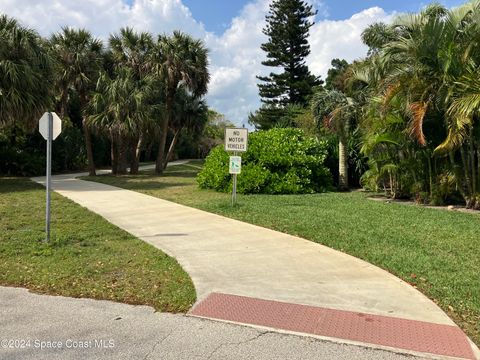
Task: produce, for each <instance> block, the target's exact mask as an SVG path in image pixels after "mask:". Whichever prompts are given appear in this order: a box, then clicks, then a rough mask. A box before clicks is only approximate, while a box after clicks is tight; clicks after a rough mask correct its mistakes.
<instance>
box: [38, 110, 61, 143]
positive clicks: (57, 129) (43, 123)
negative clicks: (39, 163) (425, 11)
mask: <svg viewBox="0 0 480 360" xmlns="http://www.w3.org/2000/svg"><path fill="white" fill-rule="evenodd" d="M51 114H52V118H53V127H52V134H53V136H52V140H55V139H56V138H57V137H58V135H60V133H61V132H62V120H60V118H59V117H58V115H57V114H55V113H54V112H52V113H51ZM38 130H39V131H40V134H42V136H43V138H44V139H45V140H48V112H46V113H45V114H43V116H42V117H41V118H40V121H39V122H38Z"/></svg>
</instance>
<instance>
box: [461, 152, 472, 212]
mask: <svg viewBox="0 0 480 360" xmlns="http://www.w3.org/2000/svg"><path fill="white" fill-rule="evenodd" d="M460 155H461V157H462V164H463V169H464V172H465V174H464V176H465V183H466V187H467V196H466V198H465V201H466V203H467V208H471V207H472V198H473V193H472V191H473V188H472V180H471V177H470V174H471V172H470V169H469V167H470V166H469V165H470V164H469V161H468V159H467V156H466V154H465V149H464V148H463V145H462V146H461V147H460Z"/></svg>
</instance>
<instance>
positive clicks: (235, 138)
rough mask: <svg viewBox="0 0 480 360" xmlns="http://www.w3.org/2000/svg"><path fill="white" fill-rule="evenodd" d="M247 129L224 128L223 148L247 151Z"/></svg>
mask: <svg viewBox="0 0 480 360" xmlns="http://www.w3.org/2000/svg"><path fill="white" fill-rule="evenodd" d="M247 143H248V129H225V150H226V151H236V152H245V151H247Z"/></svg>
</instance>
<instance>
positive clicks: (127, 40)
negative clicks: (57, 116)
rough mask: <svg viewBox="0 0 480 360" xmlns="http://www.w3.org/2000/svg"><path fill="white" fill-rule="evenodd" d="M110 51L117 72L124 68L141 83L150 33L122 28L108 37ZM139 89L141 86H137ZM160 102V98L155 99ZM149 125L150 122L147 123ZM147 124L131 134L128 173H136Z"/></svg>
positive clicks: (147, 67)
mask: <svg viewBox="0 0 480 360" xmlns="http://www.w3.org/2000/svg"><path fill="white" fill-rule="evenodd" d="M109 44H110V51H111V54H112V58H113V60H114V63H115V68H116V69H117V70H119V69H121V68H122V67H126V68H128V69H130V70H131V73H132V75H133V81H138V82H143V81H144V79H145V77H146V76H147V75H148V74H149V72H150V67H151V64H150V63H149V61H148V60H149V57H150V55H151V51H152V49H153V39H152V36H151V34H150V33H148V32H141V33H137V32H135V31H134V30H133V29H132V28H128V27H126V28H122V29H120V33H119V34H114V35H111V36H110V39H109ZM139 86H140V87H141V85H139ZM157 100H158V101H161V100H162V99H161V97H158V98H157ZM148 124H150V122H148ZM148 124H147V123H145V124H143V126H142V124H138V127H139V131H137V132H136V133H135V134H132V135H133V136H132V141H131V144H130V146H129V147H130V149H131V150H130V153H131V156H130V157H131V164H130V172H131V173H132V174H136V173H138V168H139V163H140V153H141V150H142V147H143V144H144V139H145V132H146V131H147V129H146V128H145V127H146V126H148Z"/></svg>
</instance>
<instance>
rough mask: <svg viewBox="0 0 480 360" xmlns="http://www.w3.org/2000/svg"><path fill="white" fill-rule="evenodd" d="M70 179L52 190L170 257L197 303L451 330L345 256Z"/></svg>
mask: <svg viewBox="0 0 480 360" xmlns="http://www.w3.org/2000/svg"><path fill="white" fill-rule="evenodd" d="M76 176H78V174H74V175H60V176H54V177H53V188H54V190H55V191H57V192H58V193H60V194H61V195H63V196H65V197H67V198H69V199H71V200H73V201H75V202H77V203H78V204H80V205H82V206H84V207H86V208H88V209H89V210H91V211H93V212H95V213H97V214H99V215H101V216H103V217H104V218H106V219H107V220H108V221H110V222H111V223H113V224H115V225H117V226H119V227H120V228H122V229H124V230H126V231H128V232H129V233H131V234H133V235H135V236H137V237H139V238H140V239H143V240H144V241H146V242H148V243H150V244H152V245H153V246H156V247H158V248H160V249H162V250H163V251H165V252H167V253H168V254H169V255H171V256H173V257H175V258H176V259H177V260H178V261H179V262H180V264H181V265H182V266H183V268H184V269H185V270H186V271H187V272H188V273H189V274H190V276H191V278H192V280H193V282H194V284H195V287H196V290H197V295H198V298H199V300H203V299H205V298H206V297H207V296H208V295H209V294H211V293H213V292H217V293H224V294H231V295H241V296H246V297H250V298H257V299H265V300H274V301H282V302H286V303H292V304H303V305H312V306H318V307H324V308H330V309H336V310H345V311H350V312H361V313H367V314H373V315H380V316H388V317H394V318H401V319H409V320H417V321H423V322H428V323H434V324H442V325H454V323H453V322H452V320H451V319H450V318H449V317H448V316H447V315H446V314H445V313H444V312H443V311H442V310H441V309H440V308H438V307H437V306H436V305H435V304H434V303H433V302H432V301H430V300H429V299H428V298H427V297H425V296H424V295H423V294H421V293H420V292H418V291H417V290H415V289H414V288H413V287H411V286H410V285H408V284H407V283H405V282H403V281H402V280H400V279H398V278H396V277H395V276H393V275H392V274H390V273H388V272H386V271H384V270H382V269H380V268H378V267H375V266H373V265H371V264H369V263H366V262H364V261H362V260H359V259H357V258H354V257H352V256H349V255H346V254H344V253H341V252H338V251H335V250H332V249H330V248H327V247H325V246H322V245H319V244H316V243H314V242H311V241H307V240H305V239H301V238H298V237H295V236H291V235H287V234H283V233H280V232H276V231H272V230H269V229H265V228H261V227H258V226H254V225H250V224H247V223H243V222H240V221H236V220H232V219H228V218H225V217H222V216H218V215H215V214H211V213H207V212H204V211H200V210H197V209H193V208H189V207H186V206H182V205H179V204H176V203H172V202H169V201H165V200H161V199H158V198H154V197H151V196H148V195H144V194H141V193H137V192H133V191H129V190H123V189H119V188H116V187H112V186H109V185H104V184H100V183H95V182H88V181H82V180H78V179H76V178H75V177H76ZM34 180H35V181H37V182H40V183H42V181H43V179H42V178H36V179H34Z"/></svg>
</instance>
